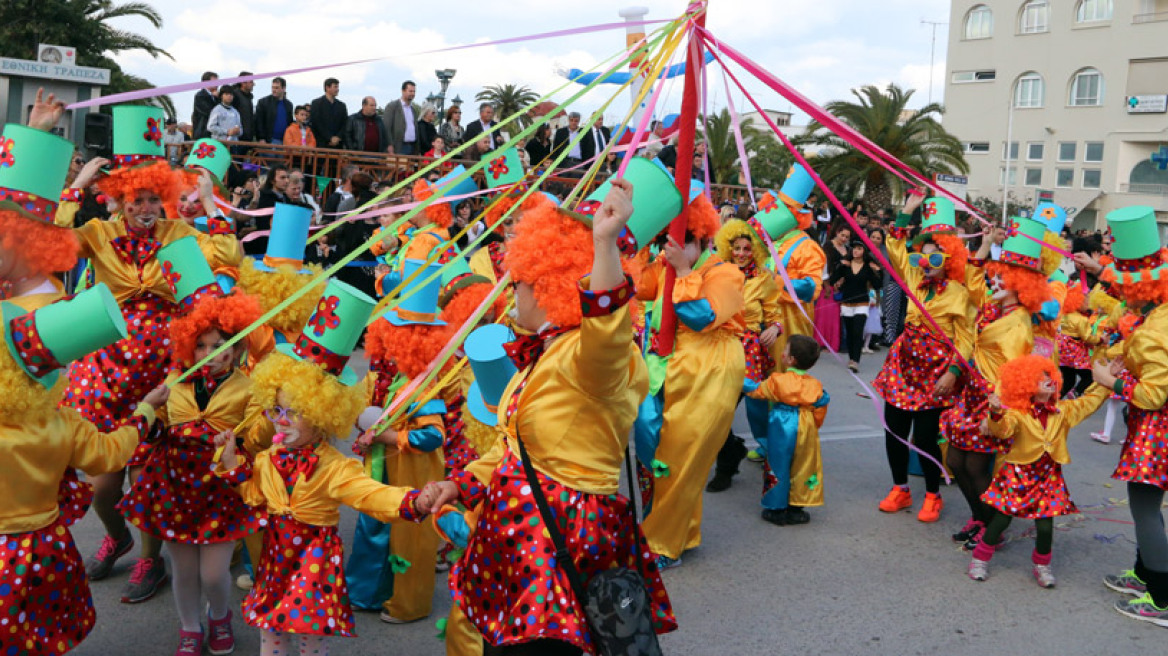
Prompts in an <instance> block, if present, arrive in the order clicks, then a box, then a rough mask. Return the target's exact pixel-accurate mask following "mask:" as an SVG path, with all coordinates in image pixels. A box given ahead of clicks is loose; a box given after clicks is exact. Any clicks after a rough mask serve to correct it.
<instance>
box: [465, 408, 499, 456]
mask: <svg viewBox="0 0 1168 656" xmlns="http://www.w3.org/2000/svg"><path fill="white" fill-rule="evenodd" d="M462 422H463V424H464V426H465V428H464V429H463V433H462V434H463V435H464V436H466V441H467V443H468V444H470V446H471V448H473V449H474V450H475V453H477V454H479V455H480V456H481V455H485V454H486V453H487V452H488V451H490V450H491V447H493V446H495V442H497V441H499V435H500V433H499V429H498V428H496V427H494V426H488V425H486V424H484V423H482V422H481V421H479V420H478V419H475V418H474V415H472V414H471V413H470V406H468V405H466V404H463V406H462Z"/></svg>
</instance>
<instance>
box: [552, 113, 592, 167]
mask: <svg viewBox="0 0 1168 656" xmlns="http://www.w3.org/2000/svg"><path fill="white" fill-rule="evenodd" d="M578 136H580V112H571V113H569V114H568V125H567V126H565V127H562V128H560V129H559V130H556V138H555V140H554V145H553V146H552V154H553V155H555V156H556V157H559V156H560V155H561V154H562V153H563V152H564V151H565V150H566V151H567V153H568V154H567V156H566V157H565V158H564V159H563V160H561V162H560V166H564V167H572V166H576V165H577V164H579V163H580V162H583V161H584V151H583V137H581V139H580V140H579V141H576V137H578Z"/></svg>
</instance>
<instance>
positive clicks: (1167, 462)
mask: <svg viewBox="0 0 1168 656" xmlns="http://www.w3.org/2000/svg"><path fill="white" fill-rule="evenodd" d="M1111 477H1112V478H1114V479H1116V480H1119V481H1127V482H1129V483H1147V484H1148V485H1155V486H1156V487H1158V488H1160V489H1161V490H1168V407H1163V408H1160V409H1159V410H1157V411H1155V412H1148V411H1147V410H1141V409H1139V408H1137V407H1135V406H1134V405H1132V404H1128V418H1127V439H1125V440H1124V442H1123V454H1122V455H1120V457H1119V465H1118V466H1117V467H1116V468H1115V473H1113V474H1112V475H1111Z"/></svg>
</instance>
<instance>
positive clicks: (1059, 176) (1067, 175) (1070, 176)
mask: <svg viewBox="0 0 1168 656" xmlns="http://www.w3.org/2000/svg"><path fill="white" fill-rule="evenodd" d="M1074 185H1075V169H1055V170H1054V186H1056V187H1073V186H1074Z"/></svg>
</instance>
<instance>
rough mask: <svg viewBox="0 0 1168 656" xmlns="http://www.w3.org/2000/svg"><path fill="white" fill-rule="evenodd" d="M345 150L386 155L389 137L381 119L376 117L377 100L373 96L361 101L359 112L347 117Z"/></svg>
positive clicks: (388, 150)
mask: <svg viewBox="0 0 1168 656" xmlns="http://www.w3.org/2000/svg"><path fill="white" fill-rule="evenodd" d="M343 141H344V142H345V150H359V151H363V152H366V153H387V152H390V149H389V135H388V134H386V130H385V126H383V125H382V124H381V118H380V117H379V116H377V100H376V99H375V98H374V97H373V96H365V97H364V98H363V99H361V111H359V112H357V113H356V114H353V115H352V116H350V117H349V122H348V123H347V124H345V134H344V139H343Z"/></svg>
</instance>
